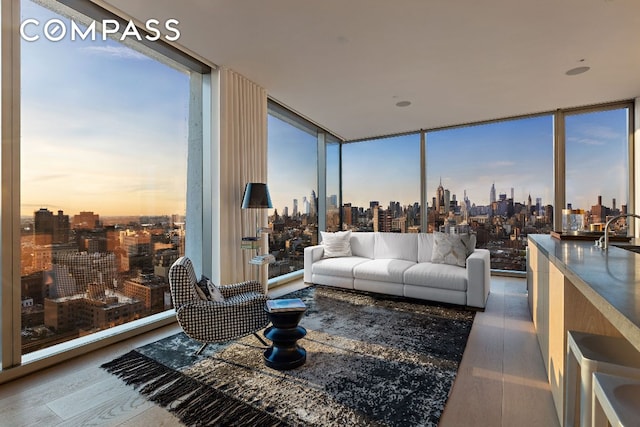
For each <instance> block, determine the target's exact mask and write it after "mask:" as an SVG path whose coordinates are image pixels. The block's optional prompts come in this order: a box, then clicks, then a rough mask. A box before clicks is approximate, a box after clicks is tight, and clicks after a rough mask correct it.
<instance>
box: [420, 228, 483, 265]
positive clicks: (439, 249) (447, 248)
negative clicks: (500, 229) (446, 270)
mask: <svg viewBox="0 0 640 427" xmlns="http://www.w3.org/2000/svg"><path fill="white" fill-rule="evenodd" d="M472 236H473V238H472ZM475 237H476V236H475V235H473V234H472V235H469V234H446V233H441V232H437V231H436V232H435V233H433V251H432V253H431V262H434V263H437V264H450V265H457V266H460V267H465V266H466V265H467V257H468V256H469V255H470V254H472V253H473V250H474V249H475V245H476V242H475V240H476V239H475Z"/></svg>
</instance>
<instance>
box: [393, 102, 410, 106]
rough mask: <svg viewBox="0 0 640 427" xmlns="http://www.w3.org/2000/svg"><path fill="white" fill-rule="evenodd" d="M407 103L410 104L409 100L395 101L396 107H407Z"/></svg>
mask: <svg viewBox="0 0 640 427" xmlns="http://www.w3.org/2000/svg"><path fill="white" fill-rule="evenodd" d="M409 105H411V101H400V102H396V107H408V106H409Z"/></svg>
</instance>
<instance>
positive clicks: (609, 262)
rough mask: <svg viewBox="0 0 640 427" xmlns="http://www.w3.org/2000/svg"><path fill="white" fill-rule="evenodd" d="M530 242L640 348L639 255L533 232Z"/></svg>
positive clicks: (614, 325)
mask: <svg viewBox="0 0 640 427" xmlns="http://www.w3.org/2000/svg"><path fill="white" fill-rule="evenodd" d="M529 244H530V245H531V244H533V245H535V247H536V248H537V249H538V250H539V251H540V252H541V254H543V255H544V256H545V257H546V258H548V259H549V261H550V262H551V263H553V264H554V266H555V267H556V268H557V269H558V270H559V271H560V272H561V273H562V274H563V275H564V276H565V277H566V278H567V279H568V280H569V281H570V282H571V283H572V284H573V286H575V288H576V289H577V290H578V291H580V292H581V293H582V294H583V295H584V296H585V298H586V299H587V300H588V301H589V302H590V303H591V304H593V306H594V307H595V308H596V309H597V310H598V311H600V312H601V313H602V315H603V316H604V317H605V318H606V319H607V320H608V321H609V322H611V324H612V325H613V327H614V328H615V329H617V331H618V332H620V334H621V335H622V336H624V337H625V338H626V339H627V340H628V341H629V342H630V343H631V344H632V345H633V346H634V347H635V348H636V349H638V351H640V254H638V253H635V252H632V251H629V250H626V249H622V248H619V247H615V246H610V247H609V250H608V251H603V250H602V249H600V248H598V247H596V246H595V245H594V242H589V241H577V240H558V239H555V238H553V237H551V236H549V235H543V234H535V235H530V236H529ZM615 244H618V243H615Z"/></svg>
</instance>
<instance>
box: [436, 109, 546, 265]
mask: <svg viewBox="0 0 640 427" xmlns="http://www.w3.org/2000/svg"><path fill="white" fill-rule="evenodd" d="M426 145H427V150H426V153H427V162H426V163H427V194H428V195H429V199H428V205H429V207H428V215H429V217H428V228H429V230H428V231H429V232H433V231H446V230H447V228H448V227H452V226H453V227H456V228H457V229H458V230H457V231H462V232H466V231H469V232H473V233H475V234H476V235H477V242H478V243H477V246H478V247H480V248H486V249H489V250H490V252H491V267H492V268H493V269H498V270H514V271H524V270H525V268H526V266H525V248H526V242H527V240H526V239H527V234H529V233H549V232H551V230H552V229H553V207H552V205H553V116H552V115H544V116H537V117H528V118H522V119H514V120H506V121H499V122H491V123H486V124H479V125H474V126H464V127H457V128H452V129H446V130H440V131H432V132H427V136H426Z"/></svg>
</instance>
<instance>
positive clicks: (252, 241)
mask: <svg viewBox="0 0 640 427" xmlns="http://www.w3.org/2000/svg"><path fill="white" fill-rule="evenodd" d="M272 207H273V205H272V204H271V196H270V195H269V188H268V187H267V184H264V183H261V182H249V183H247V185H246V186H245V188H244V195H243V196H242V209H269V208H272ZM259 215H260V212H257V213H256V236H255V238H252V237H243V238H242V241H243V246H242V247H243V248H244V249H255V250H256V256H255V257H254V258H252V259H251V261H249V262H250V263H251V264H255V265H258V266H259V269H260V270H259V275H260V273H261V272H262V265H264V264H269V263H270V262H272V260H273V259H272V257H270V256H269V255H268V254H266V255H260V253H259V251H260V235H261V234H262V233H265V232H267V230H268V228H262V227H260V225H259ZM258 279H260V277H258ZM265 291H266V289H265Z"/></svg>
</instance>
